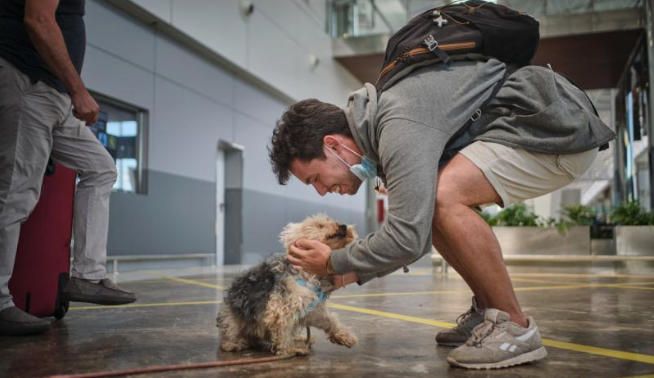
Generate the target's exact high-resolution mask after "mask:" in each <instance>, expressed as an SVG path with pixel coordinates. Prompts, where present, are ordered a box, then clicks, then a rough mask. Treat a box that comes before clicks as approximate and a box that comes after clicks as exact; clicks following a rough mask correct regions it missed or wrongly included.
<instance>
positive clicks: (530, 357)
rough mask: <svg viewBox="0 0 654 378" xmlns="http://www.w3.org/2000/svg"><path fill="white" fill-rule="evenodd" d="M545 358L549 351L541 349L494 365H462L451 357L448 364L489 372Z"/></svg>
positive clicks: (448, 358)
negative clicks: (489, 370)
mask: <svg viewBox="0 0 654 378" xmlns="http://www.w3.org/2000/svg"><path fill="white" fill-rule="evenodd" d="M545 357H547V349H545V347H540V348H538V349H536V350H532V351H531V352H527V353H523V354H521V355H519V356H515V357H513V358H509V359H508V360H504V361H499V362H493V363H483V364H470V363H461V362H458V361H456V360H455V359H453V358H451V357H447V362H449V363H450V365H454V366H460V367H463V368H466V369H477V370H482V369H486V370H488V369H501V368H508V367H511V366H516V365H522V364H526V363H528V362H534V361H538V360H542V359H543V358H545Z"/></svg>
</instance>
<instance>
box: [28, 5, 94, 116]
mask: <svg viewBox="0 0 654 378" xmlns="http://www.w3.org/2000/svg"><path fill="white" fill-rule="evenodd" d="M58 5H59V0H27V1H25V19H24V20H23V21H24V23H25V28H26V30H27V33H28V34H29V36H30V39H31V41H32V43H33V44H34V47H35V48H36V51H37V52H38V53H39V56H40V57H41V58H42V59H43V60H44V61H45V63H46V64H47V65H48V67H49V68H50V70H51V71H52V72H53V73H54V74H55V76H57V78H59V80H61V81H62V82H63V83H64V86H66V89H68V92H69V93H70V96H71V100H72V102H73V108H74V109H73V113H74V115H75V117H77V118H79V119H81V120H83V121H86V123H87V124H92V123H95V121H96V120H97V118H98V112H99V111H100V108H99V107H98V104H97V103H96V102H95V100H94V99H93V97H91V94H90V93H89V92H88V90H87V89H86V87H85V86H84V83H83V82H82V78H80V76H79V73H77V70H76V69H75V66H74V65H73V63H72V62H71V60H70V56H69V55H68V49H67V48H66V42H65V41H64V37H63V35H62V33H61V29H60V28H59V25H58V24H57V21H56V19H55V11H56V10H57V6H58Z"/></svg>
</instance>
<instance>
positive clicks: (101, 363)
mask: <svg viewBox="0 0 654 378" xmlns="http://www.w3.org/2000/svg"><path fill="white" fill-rule="evenodd" d="M512 277H513V280H514V286H515V288H516V292H517V295H518V297H519V299H520V301H521V304H522V306H523V309H524V310H525V311H526V312H527V313H528V314H529V315H532V316H534V317H535V319H536V321H537V324H538V325H539V327H540V330H541V333H542V335H543V338H544V342H545V345H546V346H547V349H548V352H549V356H548V358H547V359H546V360H544V361H541V362H538V363H534V364H530V365H523V366H519V367H513V368H510V369H505V370H492V371H469V370H463V369H459V368H452V367H450V366H448V364H447V362H446V356H447V354H448V352H449V351H450V349H448V348H444V347H438V346H436V345H435V342H434V334H435V333H436V332H437V331H439V330H442V329H444V328H447V327H451V326H453V323H454V320H455V319H456V317H457V315H459V314H460V313H461V312H463V311H465V310H466V309H467V308H468V306H469V304H470V292H469V290H468V289H467V287H466V285H465V283H464V282H463V281H462V280H461V279H460V278H459V277H458V276H456V275H454V274H451V273H450V274H449V275H443V274H441V273H434V272H432V271H431V270H430V269H428V268H426V269H417V270H412V272H410V273H408V274H393V275H390V276H387V277H385V278H383V279H378V280H376V281H373V282H370V283H369V284H367V285H364V286H361V287H359V286H357V285H353V286H350V287H348V288H346V289H343V290H340V291H338V292H336V293H334V295H333V296H332V298H331V299H330V300H329V303H330V306H331V310H332V311H333V312H334V313H336V314H338V316H339V318H340V319H341V321H342V322H343V323H345V324H347V325H348V326H349V327H351V328H352V329H353V330H354V332H355V333H356V334H357V335H358V338H359V344H358V345H356V346H355V347H354V348H352V349H347V348H344V347H341V346H337V345H333V344H330V343H329V342H328V341H327V340H326V338H325V337H324V334H322V332H319V331H318V330H314V332H312V335H313V337H314V338H315V340H316V342H315V344H314V347H313V351H312V354H311V355H310V356H308V357H298V358H293V359H290V360H284V361H276V362H270V363H264V364H258V365H245V366H233V367H222V368H213V369H203V370H186V371H175V372H168V373H158V374H150V375H149V376H152V377H204V376H226V377H312V376H315V377H339V378H342V377H400V376H438V377H654V315H653V314H654V276H597V275H585V274H579V275H574V274H513V275H512ZM232 278H233V275H232V274H213V275H203V276H192V277H184V278H174V277H161V278H157V279H148V280H144V281H135V282H126V283H123V284H122V285H123V286H125V287H126V288H129V289H131V290H134V291H136V292H137V293H138V296H139V300H138V302H136V303H135V304H133V305H127V306H121V307H96V306H85V305H83V304H81V303H74V304H73V307H72V308H71V309H70V311H69V313H68V314H67V315H66V317H65V318H64V319H63V320H61V321H57V322H56V323H55V326H54V328H53V329H52V330H50V331H49V332H48V333H46V334H44V335H40V336H32V337H13V338H12V337H0V377H30V376H48V375H52V374H64V373H65V374H72V373H89V372H100V371H114V370H122V369H131V368H140V367H147V366H152V365H175V364H188V363H200V362H207V361H216V360H230V359H238V358H244V357H246V358H251V357H261V356H266V355H267V354H266V353H263V352H246V353H242V354H238V353H221V352H220V351H219V350H218V332H217V329H216V327H215V315H216V312H217V310H218V308H219V307H220V306H221V299H222V290H223V288H224V287H225V286H226V285H228V284H229V282H230V281H231V279H232Z"/></svg>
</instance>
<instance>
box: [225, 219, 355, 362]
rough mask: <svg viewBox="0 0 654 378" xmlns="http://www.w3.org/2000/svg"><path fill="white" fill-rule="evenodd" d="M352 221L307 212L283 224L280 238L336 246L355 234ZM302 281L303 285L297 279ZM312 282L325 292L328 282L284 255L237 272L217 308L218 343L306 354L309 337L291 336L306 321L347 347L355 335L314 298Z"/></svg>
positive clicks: (287, 241) (286, 244)
mask: <svg viewBox="0 0 654 378" xmlns="http://www.w3.org/2000/svg"><path fill="white" fill-rule="evenodd" d="M356 237H357V234H356V231H355V230H354V228H353V227H352V226H345V225H339V224H338V223H337V222H336V221H334V220H333V219H331V218H329V217H327V216H326V215H323V214H319V215H315V216H311V217H308V218H307V219H305V220H304V221H303V222H302V223H290V224H288V225H287V226H286V227H285V228H284V230H283V231H282V233H281V235H280V240H281V242H282V244H283V245H284V248H285V249H286V251H287V252H288V248H289V246H290V245H291V244H292V243H294V242H295V241H296V240H297V239H300V238H305V239H313V240H319V241H321V242H323V243H325V244H327V245H328V246H329V247H330V248H332V250H333V249H339V248H343V247H345V246H346V245H347V244H349V243H350V242H352V241H353V240H354V239H356ZM298 279H300V280H301V279H303V280H304V281H306V285H302V284H300V283H298V281H297V280H298ZM311 285H315V287H317V288H319V289H320V290H322V291H323V292H326V293H329V292H331V291H332V290H333V286H332V284H331V283H330V281H329V280H328V279H327V278H319V277H316V276H315V275H312V274H308V273H306V272H303V271H299V270H297V269H295V268H294V267H293V266H292V265H290V263H289V262H288V261H287V260H286V256H273V257H270V258H268V259H267V260H266V261H264V262H263V263H261V264H259V265H257V266H255V267H253V268H252V269H250V270H248V271H247V272H245V273H244V274H242V275H240V276H239V277H237V278H236V279H235V280H234V281H233V282H232V284H231V286H230V287H229V289H228V290H227V292H226V294H225V297H224V301H223V305H222V306H221V308H220V311H219V312H218V318H217V322H218V324H217V325H218V329H219V332H220V349H221V350H223V351H228V352H236V351H241V350H244V349H248V348H257V347H258V348H266V349H270V350H271V351H272V352H273V353H275V354H278V355H286V354H308V353H309V350H310V342H309V340H299V339H296V335H297V334H298V333H299V332H300V331H302V330H303V329H304V328H305V327H309V326H312V327H316V328H319V329H322V330H323V331H325V333H326V334H327V336H328V337H329V341H331V342H333V343H336V344H340V345H345V346H347V347H348V348H349V347H352V346H353V345H354V344H356V342H357V339H356V336H354V335H353V334H352V333H351V332H350V331H349V330H348V329H347V328H345V327H343V326H342V325H341V324H340V323H339V322H338V320H337V319H336V317H335V316H334V315H333V314H330V313H329V312H328V311H327V306H326V305H325V302H324V301H322V302H319V303H318V301H317V297H318V295H317V293H316V291H314V290H312V288H311Z"/></svg>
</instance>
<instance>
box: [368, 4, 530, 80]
mask: <svg viewBox="0 0 654 378" xmlns="http://www.w3.org/2000/svg"><path fill="white" fill-rule="evenodd" d="M538 39H539V33H538V21H536V20H535V19H533V18H532V17H530V16H528V15H526V14H523V13H520V12H518V11H515V10H513V9H511V8H508V7H505V6H503V5H497V4H494V3H489V2H485V1H481V0H470V1H466V2H462V3H457V4H451V5H446V6H443V7H440V8H434V9H430V10H428V11H426V12H423V13H422V14H420V15H418V16H416V17H414V18H412V19H411V20H410V21H409V22H408V23H407V24H406V25H405V26H403V27H402V28H401V29H400V30H398V31H397V32H396V33H395V34H393V36H391V38H390V40H389V41H388V44H387V45H386V54H385V57H384V64H383V66H382V69H381V72H380V73H379V78H378V79H377V84H376V87H377V91H379V92H382V91H383V90H385V89H387V88H389V87H390V86H391V85H393V83H395V82H396V81H397V80H399V79H401V78H402V77H404V76H405V75H406V74H407V73H409V72H411V71H413V70H414V69H416V68H418V67H422V66H425V65H428V64H433V63H439V62H442V63H445V64H447V63H448V62H449V61H450V60H451V59H485V58H487V57H494V58H497V59H499V60H501V61H503V62H505V63H507V64H511V65H514V66H518V67H519V66H524V65H527V64H529V61H530V60H531V58H532V57H533V56H534V53H535V52H536V48H537V47H538Z"/></svg>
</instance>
